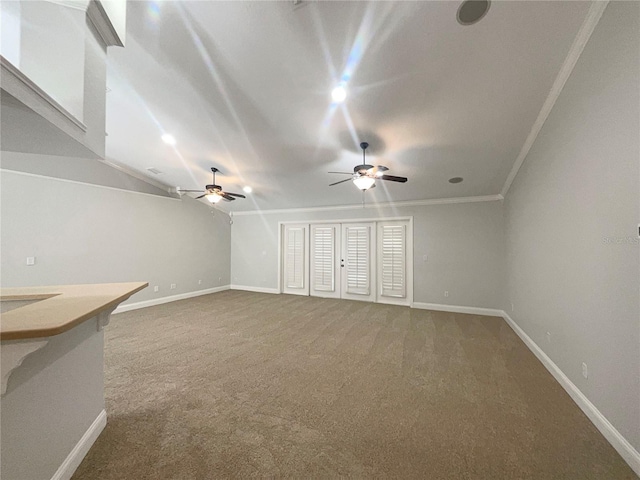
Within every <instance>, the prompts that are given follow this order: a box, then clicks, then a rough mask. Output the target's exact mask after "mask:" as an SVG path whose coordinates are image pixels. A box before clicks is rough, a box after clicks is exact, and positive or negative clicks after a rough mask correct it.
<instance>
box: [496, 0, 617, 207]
mask: <svg viewBox="0 0 640 480" xmlns="http://www.w3.org/2000/svg"><path fill="white" fill-rule="evenodd" d="M608 3H609V0H598V1H594V2H592V3H591V7H589V12H587V16H586V17H585V19H584V22H583V23H582V26H581V27H580V30H578V34H577V35H576V38H575V39H574V40H573V44H572V45H571V48H570V49H569V53H568V54H567V57H566V58H565V60H564V63H563V64H562V67H561V68H560V71H559V72H558V75H557V77H556V79H555V81H554V82H553V85H552V86H551V91H550V92H549V95H548V96H547V99H546V100H545V102H544V103H543V104H542V108H541V109H540V113H538V118H536V121H535V122H534V123H533V126H532V127H531V131H530V132H529V136H528V137H527V139H526V140H525V141H524V145H522V149H521V150H520V153H519V154H518V157H517V158H516V160H515V162H514V164H513V168H512V169H511V172H509V176H508V177H507V180H506V181H505V182H504V186H503V187H502V192H500V193H501V196H502V197H505V196H506V195H507V192H508V191H509V188H510V187H511V184H512V183H513V180H514V179H515V178H516V175H517V174H518V171H519V170H520V167H522V164H523V163H524V160H525V158H527V155H528V154H529V150H531V147H532V146H533V143H534V142H535V141H536V138H537V137H538V134H539V133H540V131H541V130H542V127H543V125H544V122H546V120H547V118H548V117H549V114H550V113H551V110H552V109H553V106H554V105H555V103H556V101H557V100H558V97H559V96H560V93H561V92H562V89H563V88H564V85H565V83H567V80H568V79H569V77H570V76H571V72H573V68H574V67H575V66H576V63H577V62H578V59H579V58H580V55H581V54H582V51H583V50H584V47H585V45H586V44H587V42H588V41H589V38H590V37H591V34H592V33H593V31H594V30H595V28H596V25H597V24H598V22H599V21H600V18H601V17H602V14H603V12H604V9H605V8H607V5H608Z"/></svg>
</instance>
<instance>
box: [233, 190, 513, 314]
mask: <svg viewBox="0 0 640 480" xmlns="http://www.w3.org/2000/svg"><path fill="white" fill-rule="evenodd" d="M351 188H353V187H351ZM395 216H413V217H414V227H413V228H414V234H413V236H414V274H413V275H414V298H413V300H414V302H422V303H439V304H446V305H457V306H470V307H484V308H501V305H502V303H503V298H502V296H503V294H504V283H503V280H504V228H503V205H502V203H501V202H499V201H495V202H479V203H463V204H447V205H428V206H415V207H398V208H394V209H391V208H383V209H375V208H365V209H363V208H354V209H349V210H329V211H313V212H295V213H265V214H262V215H235V216H234V217H233V226H232V228H231V240H232V242H231V243H232V245H231V271H232V278H231V283H232V285H241V286H250V287H260V288H273V289H275V288H278V222H280V221H282V222H286V221H317V220H336V219H339V220H341V219H359V218H383V217H395ZM423 255H428V261H427V262H424V261H423ZM445 290H448V291H449V297H444V292H445Z"/></svg>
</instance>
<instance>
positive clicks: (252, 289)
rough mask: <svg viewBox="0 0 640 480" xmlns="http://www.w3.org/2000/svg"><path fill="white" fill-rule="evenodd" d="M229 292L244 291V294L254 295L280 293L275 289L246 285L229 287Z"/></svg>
mask: <svg viewBox="0 0 640 480" xmlns="http://www.w3.org/2000/svg"><path fill="white" fill-rule="evenodd" d="M231 290H244V291H245V292H256V293H280V290H278V289H277V288H269V287H250V286H248V285H231Z"/></svg>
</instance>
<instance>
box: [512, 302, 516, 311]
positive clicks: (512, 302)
mask: <svg viewBox="0 0 640 480" xmlns="http://www.w3.org/2000/svg"><path fill="white" fill-rule="evenodd" d="M514 309H515V307H514V306H513V302H511V311H512V312H513V310H514Z"/></svg>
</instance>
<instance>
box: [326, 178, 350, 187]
mask: <svg viewBox="0 0 640 480" xmlns="http://www.w3.org/2000/svg"><path fill="white" fill-rule="evenodd" d="M350 180H351V179H350V178H347V179H346V180H340V181H339V182H335V183H330V184H329V186H330V187H333V186H334V185H338V184H339V183H344V182H348V181H350Z"/></svg>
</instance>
